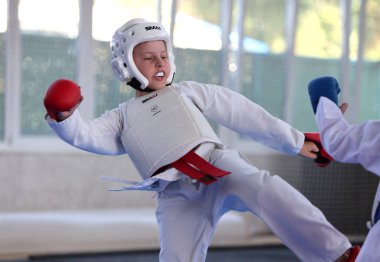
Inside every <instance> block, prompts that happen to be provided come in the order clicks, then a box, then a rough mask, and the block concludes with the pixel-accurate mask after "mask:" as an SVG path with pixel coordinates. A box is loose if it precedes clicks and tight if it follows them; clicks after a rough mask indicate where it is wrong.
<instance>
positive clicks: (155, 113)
mask: <svg viewBox="0 0 380 262" xmlns="http://www.w3.org/2000/svg"><path fill="white" fill-rule="evenodd" d="M150 112H152V113H153V116H155V115H157V114H159V113H161V109H160V108H159V107H158V105H157V104H155V105H152V107H151V108H150Z"/></svg>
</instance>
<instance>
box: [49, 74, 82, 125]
mask: <svg viewBox="0 0 380 262" xmlns="http://www.w3.org/2000/svg"><path fill="white" fill-rule="evenodd" d="M82 100H83V97H82V95H81V92H80V87H79V86H78V85H77V84H76V83H75V82H73V81H71V80H67V79H58V80H56V81H55V82H53V83H52V84H51V85H50V86H49V88H48V90H47V91H46V94H45V98H44V105H45V108H46V111H47V112H48V114H49V116H50V117H51V118H52V119H55V120H58V119H57V112H66V111H70V110H71V109H73V108H74V107H75V106H76V105H78V104H79V103H80V102H81V101H82Z"/></svg>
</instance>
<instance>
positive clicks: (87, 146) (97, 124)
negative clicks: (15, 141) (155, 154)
mask: <svg viewBox="0 0 380 262" xmlns="http://www.w3.org/2000/svg"><path fill="white" fill-rule="evenodd" d="M121 117H122V116H121V113H120V111H119V109H114V110H111V111H107V112H106V113H104V114H103V115H102V116H101V117H99V118H96V119H94V120H92V121H88V122H87V121H84V120H82V118H81V116H80V114H79V111H78V110H75V111H74V113H73V114H72V115H71V116H70V117H69V118H67V119H65V120H64V121H62V122H56V121H53V120H49V119H47V121H48V124H49V126H50V127H51V128H52V129H53V130H54V132H55V133H56V134H57V135H58V137H60V138H61V139H62V140H63V141H65V142H67V143H68V144H70V145H72V146H74V147H77V148H79V149H82V150H85V151H88V152H92V153H96V154H102V155H119V154H125V153H126V150H125V149H124V147H123V144H122V143H121V140H120V135H121V132H122V130H123V128H122V121H121Z"/></svg>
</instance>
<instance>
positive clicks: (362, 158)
mask: <svg viewBox="0 0 380 262" xmlns="http://www.w3.org/2000/svg"><path fill="white" fill-rule="evenodd" d="M339 92H340V89H339V85H338V82H337V81H336V80H335V79H334V78H332V77H320V78H317V79H314V80H313V81H311V82H310V83H309V94H310V98H311V101H312V105H313V110H314V113H316V115H315V117H316V122H317V125H318V127H319V130H320V135H321V142H322V144H323V145H324V146H325V149H326V151H327V152H328V153H329V154H330V155H331V156H332V157H333V158H334V159H335V160H337V161H340V162H344V163H359V164H361V165H362V166H363V167H364V168H365V169H367V170H368V171H370V172H372V173H374V174H375V175H377V176H380V132H379V131H380V121H379V120H368V121H365V122H363V123H360V124H356V125H351V124H349V123H348V122H347V121H346V120H345V119H344V117H343V113H344V111H345V110H346V109H347V107H348V105H347V104H346V103H343V104H342V106H341V107H340V108H339V107H338V105H337V104H338V93H339ZM379 201H380V185H379V187H378V190H377V193H376V197H375V202H374V206H373V212H372V221H371V223H372V228H371V229H370V231H369V234H368V236H367V238H366V240H365V242H364V245H363V247H362V249H361V251H360V254H359V256H358V258H357V261H363V262H367V261H380V248H379V243H380V223H379V222H378V220H379V219H380V208H379Z"/></svg>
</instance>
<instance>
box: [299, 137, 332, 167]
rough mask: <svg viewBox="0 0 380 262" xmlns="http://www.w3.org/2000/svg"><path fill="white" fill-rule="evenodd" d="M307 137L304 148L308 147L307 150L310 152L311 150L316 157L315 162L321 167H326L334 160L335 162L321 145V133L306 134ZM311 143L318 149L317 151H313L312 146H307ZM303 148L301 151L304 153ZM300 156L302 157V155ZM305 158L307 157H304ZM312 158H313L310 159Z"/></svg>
mask: <svg viewBox="0 0 380 262" xmlns="http://www.w3.org/2000/svg"><path fill="white" fill-rule="evenodd" d="M304 135H305V142H304V145H303V148H305V147H306V149H305V150H308V149H309V152H310V153H314V155H315V157H314V158H313V159H314V162H315V163H316V164H317V165H318V166H320V167H325V166H327V165H328V164H329V163H330V162H331V161H332V160H334V159H333V158H332V157H331V156H330V155H329V154H328V153H327V152H326V151H325V149H324V148H323V146H322V143H321V138H320V135H319V133H312V132H309V133H304ZM309 143H313V144H314V146H316V147H317V150H313V148H312V146H310V145H307V144H309ZM303 148H302V149H301V152H303ZM300 155H302V154H301V153H300ZM303 156H305V155H303ZM310 158H312V157H310Z"/></svg>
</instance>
